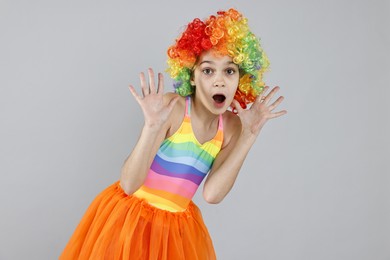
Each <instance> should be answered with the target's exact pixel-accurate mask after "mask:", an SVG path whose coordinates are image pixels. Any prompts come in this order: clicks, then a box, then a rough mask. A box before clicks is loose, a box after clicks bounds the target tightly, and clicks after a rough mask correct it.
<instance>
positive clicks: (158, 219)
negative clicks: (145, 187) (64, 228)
mask: <svg viewBox="0 0 390 260" xmlns="http://www.w3.org/2000/svg"><path fill="white" fill-rule="evenodd" d="M65 259H72V260H74V259H94V260H97V259H110V260H111V259H149V260H152V259H153V260H155V259H159V260H160V259H162V260H165V259H166V260H176V259H180V260H181V259H186V260H188V259H189V260H191V259H194V260H195V259H196V260H206V259H216V256H215V253H214V248H213V245H212V241H211V239H210V236H209V233H208V231H207V228H206V226H205V225H204V222H203V219H202V215H201V213H200V211H199V209H198V207H197V206H196V205H195V204H194V203H193V202H190V204H189V206H188V208H187V209H186V211H184V212H170V211H166V210H162V209H158V208H156V207H154V206H152V205H150V204H148V203H147V202H146V201H145V200H143V199H139V198H137V197H135V196H131V195H130V196H129V195H127V194H125V193H124V191H123V189H122V188H121V187H120V185H119V182H116V183H114V184H112V185H111V186H109V187H108V188H106V189H105V190H104V191H102V192H101V193H100V194H99V195H98V196H97V197H96V198H95V200H94V201H93V202H92V204H91V205H90V206H89V208H88V210H87V212H86V213H85V215H84V217H83V218H82V220H81V222H80V224H79V225H78V227H77V228H76V230H75V232H74V234H73V235H72V237H71V239H70V241H69V242H68V244H67V246H66V247H65V249H64V251H63V253H62V254H61V256H60V260H65Z"/></svg>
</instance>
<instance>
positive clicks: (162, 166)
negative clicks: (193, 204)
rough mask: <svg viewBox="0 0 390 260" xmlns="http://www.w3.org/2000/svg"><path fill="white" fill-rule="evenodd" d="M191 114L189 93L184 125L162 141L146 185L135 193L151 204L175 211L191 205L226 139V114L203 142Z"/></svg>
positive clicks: (220, 117)
mask: <svg viewBox="0 0 390 260" xmlns="http://www.w3.org/2000/svg"><path fill="white" fill-rule="evenodd" d="M190 114H191V98H190V97H189V96H188V97H187V98H186V109H185V116H184V120H183V122H182V124H181V126H180V127H179V129H178V130H177V131H176V132H175V133H174V134H173V135H172V136H170V137H169V138H167V139H165V140H164V141H163V142H162V144H161V146H160V148H159V150H158V152H157V154H156V156H155V157H154V160H153V162H152V165H151V167H150V170H149V172H148V175H147V177H146V180H145V182H144V184H143V185H142V186H141V187H140V188H139V189H138V190H137V191H136V192H135V193H134V195H135V196H136V197H139V198H143V199H145V200H147V201H148V203H149V204H151V205H153V206H155V207H157V208H160V209H164V210H168V211H172V212H177V211H184V210H185V209H186V208H187V206H188V204H189V203H190V201H191V200H192V197H193V196H194V194H195V192H196V190H197V189H198V187H199V185H200V183H201V182H202V181H203V179H204V177H205V176H206V175H207V173H208V172H209V170H210V168H211V166H212V164H213V162H214V159H215V157H216V156H217V154H218V153H219V151H220V150H221V146H222V141H223V122H222V115H220V116H219V122H218V131H217V133H216V135H215V136H214V138H213V139H211V140H210V141H207V142H205V143H204V144H201V143H199V141H198V140H197V139H196V137H195V135H194V133H193V131H192V126H191V117H190Z"/></svg>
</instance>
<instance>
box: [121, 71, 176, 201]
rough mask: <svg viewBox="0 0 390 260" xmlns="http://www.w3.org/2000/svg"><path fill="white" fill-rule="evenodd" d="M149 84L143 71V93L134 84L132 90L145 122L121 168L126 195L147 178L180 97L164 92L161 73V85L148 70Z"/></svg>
mask: <svg viewBox="0 0 390 260" xmlns="http://www.w3.org/2000/svg"><path fill="white" fill-rule="evenodd" d="M148 72H149V84H147V82H146V80H145V75H144V74H143V73H141V75H140V79H141V89H142V96H140V95H138V94H137V93H136V91H135V89H134V87H133V86H129V88H130V92H131V93H132V94H133V96H134V98H135V99H136V100H137V102H138V104H139V105H140V107H141V109H142V112H143V114H144V119H145V124H144V127H143V129H142V132H141V135H140V137H139V140H138V142H137V144H136V145H135V147H134V150H133V151H132V152H131V154H130V155H129V157H127V159H126V161H125V162H124V164H123V166H122V169H121V177H120V184H121V187H122V189H123V190H124V191H125V193H126V194H132V193H134V192H135V191H136V190H137V189H138V188H139V187H140V186H141V185H142V184H143V183H144V181H145V178H146V175H147V172H148V170H149V168H150V165H151V163H152V160H153V158H154V156H155V155H156V153H157V150H158V147H159V146H160V144H161V142H162V141H163V140H164V138H165V136H166V132H167V130H168V129H169V116H170V114H171V112H172V109H173V107H174V105H175V103H176V102H177V100H178V97H177V96H175V95H163V93H164V83H163V76H162V74H161V73H159V77H158V88H156V87H155V84H154V73H153V70H152V69H149V71H148Z"/></svg>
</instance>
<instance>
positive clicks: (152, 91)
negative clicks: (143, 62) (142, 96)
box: [148, 68, 156, 93]
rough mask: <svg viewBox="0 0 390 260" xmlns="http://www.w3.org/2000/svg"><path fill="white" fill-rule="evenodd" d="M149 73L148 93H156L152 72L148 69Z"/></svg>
mask: <svg viewBox="0 0 390 260" xmlns="http://www.w3.org/2000/svg"><path fill="white" fill-rule="evenodd" d="M148 73H149V89H150V93H156V86H155V85H154V71H153V69H151V68H149V69H148Z"/></svg>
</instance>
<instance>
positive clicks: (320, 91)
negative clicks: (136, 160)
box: [0, 0, 390, 260]
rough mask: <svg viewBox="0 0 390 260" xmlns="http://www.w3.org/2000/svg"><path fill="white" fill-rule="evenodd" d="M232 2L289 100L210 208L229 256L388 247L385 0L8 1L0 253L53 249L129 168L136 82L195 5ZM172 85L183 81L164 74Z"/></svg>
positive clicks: (206, 208) (311, 254) (30, 255)
mask: <svg viewBox="0 0 390 260" xmlns="http://www.w3.org/2000/svg"><path fill="white" fill-rule="evenodd" d="M229 7H236V8H237V9H238V10H240V11H241V12H243V13H244V14H245V16H246V17H248V19H249V25H250V27H251V28H252V31H253V32H255V33H256V34H257V35H258V36H259V37H261V40H262V45H263V47H264V49H265V50H266V52H267V54H268V56H269V58H270V60H271V71H270V72H269V73H267V74H266V76H265V80H266V82H267V83H268V84H269V85H270V86H274V85H279V86H280V87H281V91H280V94H282V95H284V96H285V101H284V102H283V104H282V105H281V107H280V109H287V110H288V112H289V113H288V114H287V115H286V116H284V117H282V118H279V119H275V120H273V121H271V122H269V123H268V124H267V125H266V126H265V128H264V129H263V131H262V132H261V134H260V136H259V138H258V141H257V143H256V144H255V145H254V147H253V149H252V150H251V152H250V154H249V156H248V158H247V160H246V162H245V165H244V166H243V168H242V171H241V174H240V176H239V178H238V180H237V182H236V185H235V187H234V188H233V190H232V191H231V193H230V194H229V195H228V197H227V198H226V199H225V200H224V201H223V202H222V203H221V204H219V205H207V203H205V202H203V200H202V198H201V196H200V193H198V194H197V195H196V197H195V202H196V203H197V204H198V205H199V207H200V208H201V209H202V212H203V216H204V219H205V222H206V224H207V226H208V228H209V231H210V233H211V235H212V237H213V241H214V245H215V249H216V252H217V255H218V258H219V259H223V260H224V259H263V260H266V259H267V260H268V259H269V260H271V259H272V260H277V259H289V260H290V259H296V260H303V259H304V260H311V259H316V260H329V259H332V260H333V259H334V260H345V259H351V260H360V259H362V260H363V259H364V260H373V259H377V260H379V259H390V201H389V195H390V191H389V184H390V180H389V172H390V167H389V154H390V151H389V147H390V144H389V134H388V133H389V130H390V129H389V128H390V127H389V111H390V109H389V106H390V105H389V102H388V99H389V94H390V93H389V86H390V76H389V75H390V64H389V58H390V57H389V56H390V55H389V46H390V30H389V24H390V21H389V17H390V4H389V1H380V0H377V1H336V0H330V1H329V0H328V1H224V2H221V1H196V2H194V1H178V0H176V1H155V2H151V1H143V2H141V1H74V0H72V1H4V0H1V1H0V30H1V31H0V32H1V36H0V37H1V40H0V74H1V76H0V124H1V125H0V126H1V127H0V160H1V161H0V173H1V175H0V205H1V214H0V259H56V258H57V257H58V255H59V254H60V252H61V250H62V249H63V248H64V246H65V244H66V243H67V241H68V239H69V237H70V236H71V234H72V232H73V231H74V229H75V227H76V225H77V224H78V222H79V221H80V219H81V217H82V215H83V214H84V212H85V210H86V208H87V207H88V205H89V204H90V202H91V201H92V200H93V198H94V197H95V196H96V195H97V194H98V193H99V192H100V191H101V190H102V189H104V188H105V187H107V186H108V185H110V184H111V183H112V182H114V181H116V180H117V179H118V178H119V174H120V167H121V166H122V163H123V161H124V159H125V158H126V157H127V155H128V154H129V153H130V151H131V150H132V147H133V146H134V144H135V142H136V140H137V137H138V133H139V130H140V129H141V126H142V122H143V118H142V116H141V112H140V109H139V108H138V107H137V104H136V102H135V101H134V100H133V98H132V97H131V95H130V92H129V91H128V89H127V86H128V84H130V83H132V84H135V85H136V86H139V85H138V82H139V81H138V73H139V72H140V71H146V69H147V68H148V67H153V68H154V69H155V70H157V71H163V70H164V69H165V68H166V65H165V60H166V49H167V47H168V46H169V45H170V44H171V43H172V42H173V40H174V39H175V38H176V37H177V36H178V34H179V33H180V32H181V29H182V28H183V26H184V25H186V24H187V23H188V22H189V21H191V20H192V19H193V18H195V17H201V18H204V17H207V16H208V15H209V14H211V13H215V12H216V11H217V10H220V9H227V8H229ZM166 79H167V80H166V86H167V89H168V90H171V87H170V86H171V81H170V80H169V79H168V76H167V75H166Z"/></svg>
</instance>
